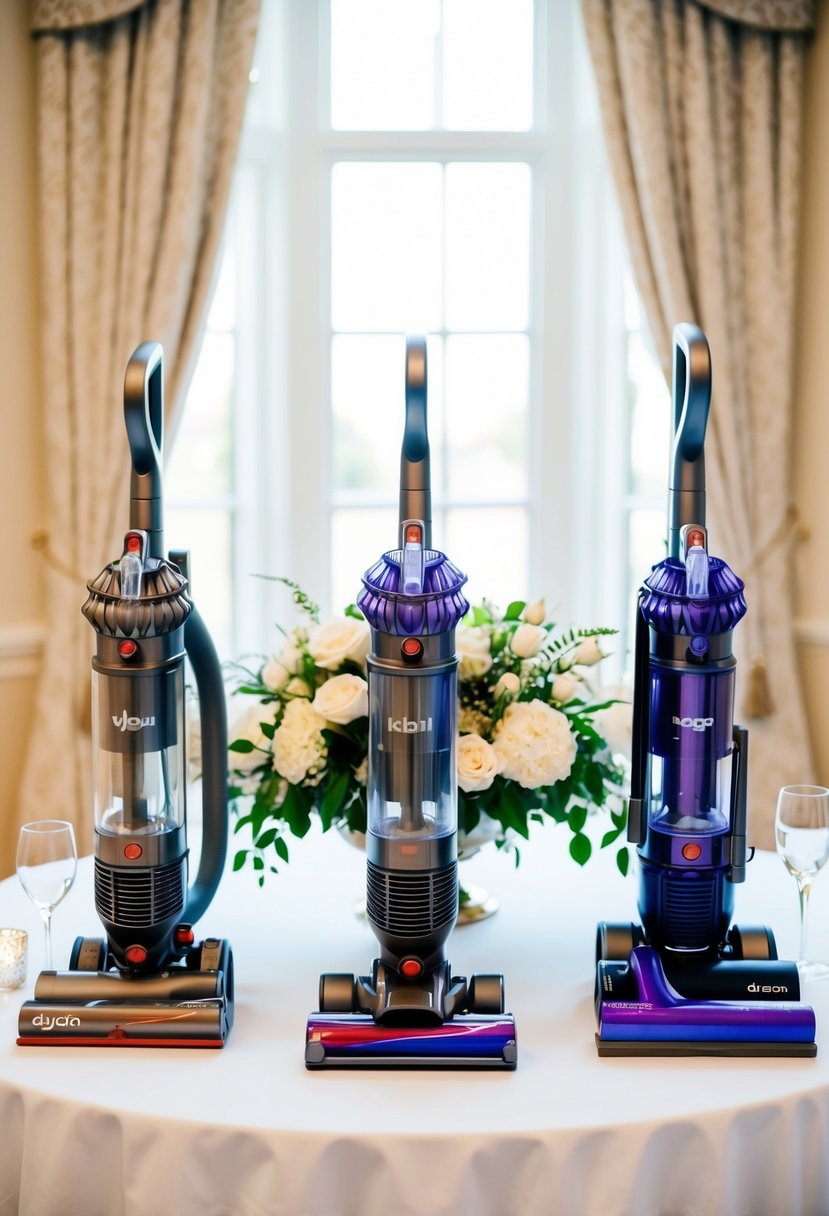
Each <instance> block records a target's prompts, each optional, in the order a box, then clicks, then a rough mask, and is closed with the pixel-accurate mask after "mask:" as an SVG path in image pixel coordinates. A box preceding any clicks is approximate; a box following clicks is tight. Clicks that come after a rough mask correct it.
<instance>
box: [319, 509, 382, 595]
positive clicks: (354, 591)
mask: <svg viewBox="0 0 829 1216" xmlns="http://www.w3.org/2000/svg"><path fill="white" fill-rule="evenodd" d="M397 544H398V537H397V503H396V502H395V504H394V506H393V507H385V508H380V507H366V508H364V509H362V510H360V509H359V508H353V509H352V508H343V509H337V510H335V511H332V513H331V604H332V611H333V612H334V613H341V612H342V610H343V609H344V608H345V606H346V605H347V604H351V603H353V602H354V601H355V600H356V599H357V596H358V595H359V593H360V591H361V589H362V586H363V584H362V577H363V575H364V574H365V572H366V570H368V569H369V568H370V567H371V566H373V565H374V563H375V562H376V561H377V560H378V558H380V557H382V555H383V554H384V553H386V552H388V550H389V549H395V548H397Z"/></svg>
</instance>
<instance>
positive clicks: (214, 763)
mask: <svg viewBox="0 0 829 1216" xmlns="http://www.w3.org/2000/svg"><path fill="white" fill-rule="evenodd" d="M184 630H185V632H184V640H185V648H186V650H187V657H188V658H189V660H190V664H191V666H192V668H193V674H194V675H195V677H196V687H197V688H198V692H199V716H200V719H201V751H202V807H203V819H204V826H203V835H202V846H201V857H200V858H199V869H198V873H197V874H196V877H195V879H194V881H193V883H192V884H191V886H190V890H189V892H188V895H187V906H186V908H185V912H184V918H183V919H184V920H185V921H186V922H187V923H188V924H191V925H193V924H195V923H196V921H197V920H199V918H200V917H201V916H202V915H203V914H204V912H206V911H207V908H208V906H209V905H210V902H211V901H212V899H213V896H214V895H215V894H216V890H217V888H218V886H219V883H220V881H221V878H222V873H223V872H224V866H225V858H226V857H227V838H228V810H227V708H226V705H225V691H224V684H223V682H222V669H221V665H220V663H219V657H218V655H217V654H216V648H215V646H214V645H213V641H212V639H211V637H210V634H209V633H208V632H207V628H206V626H205V624H204V621H203V620H202V618H201V616H200V615H199V612H198V609H196V608H195V607H194V608H193V611H192V612H191V613H190V615H189V617H188V618H187V623H186V625H185V627H184Z"/></svg>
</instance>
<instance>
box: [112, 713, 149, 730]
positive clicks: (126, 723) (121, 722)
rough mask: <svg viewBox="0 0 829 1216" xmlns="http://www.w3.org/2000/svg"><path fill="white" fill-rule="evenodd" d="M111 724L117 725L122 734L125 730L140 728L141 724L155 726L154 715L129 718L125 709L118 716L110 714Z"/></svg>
mask: <svg viewBox="0 0 829 1216" xmlns="http://www.w3.org/2000/svg"><path fill="white" fill-rule="evenodd" d="M112 725H113V726H117V727H119V728H120V730H121V734H123V733H124V731H125V730H141V728H142V726H155V717H150V718H129V717H127V711H126V710H124V711H123V712H122V714H121V716H120V717H118V716H117V715H116V714H113V715H112Z"/></svg>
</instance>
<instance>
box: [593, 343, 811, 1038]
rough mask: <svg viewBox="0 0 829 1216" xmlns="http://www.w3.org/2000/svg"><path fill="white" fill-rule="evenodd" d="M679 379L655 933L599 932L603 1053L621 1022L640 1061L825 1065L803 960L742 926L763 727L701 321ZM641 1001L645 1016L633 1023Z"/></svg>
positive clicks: (652, 866) (640, 748)
mask: <svg viewBox="0 0 829 1216" xmlns="http://www.w3.org/2000/svg"><path fill="white" fill-rule="evenodd" d="M673 371H674V374H673V411H674V447H673V453H672V459H671V468H670V480H669V491H668V556H667V558H665V560H664V561H661V562H659V563H658V564H657V565H655V566H654V567H653V569H652V570H651V573H650V574H649V576H648V577H647V579H646V580H645V582H644V585H643V587H642V588H641V590H640V592H639V602H638V610H637V614H636V641H635V660H634V664H635V669H634V692H633V743H632V756H633V764H632V772H631V796H630V810H629V815H628V839H629V840H631V841H632V842H633V843H635V844H636V846H637V853H638V856H639V866H640V886H639V915H640V917H641V925H635V924H631V923H627V924H607V923H602V924H600V925H599V926H598V932H597V947H596V955H597V963H598V965H599V971H598V977H597V988H596V1000H597V1011H598V1016H599V1034H598V1035H597V1043H598V1046H599V1052H600V1054H610V1052H611V1050H613V1049H612V1048H611V1047H610V1046H609V1044H610V1043H611V1042H614V1043H615V1042H617V1041H618V1039H619V1038H620V1035H619V1032H618V1028H619V1025H620V1024H625V1025H628V1024H630V1025H634V1024H635V1028H636V1034H635V1035H634V1036H633V1037H632V1038H629V1039H628V1040H627V1041H626V1047H625V1052H626V1054H642V1055H648V1054H659V1055H664V1054H687V1053H688V1051H689V1050H693V1052H694V1053H695V1054H699V1053H700V1052H701V1051H702V1045H704V1054H729V1055H744V1054H751V1055H759V1054H764V1055H814V1054H815V1053H816V1050H817V1049H816V1047H815V1044H814V1041H813V1040H814V1015H813V1014H812V1012H811V1010H805V1009H804V1007H802V1006H798V1005H796V1004H793V1002H797V1001H798V1000H799V998H800V981H799V977H798V972H797V967H796V965H795V964H794V963H792V962H784V961H781V960H779V959H778V958H777V950H776V946H775V942H774V935H773V933H772V931H771V930H770V929H768V928H766V927H765V926H757V925H752V926H745V925H744V926H738V925H734V926H732V927H731V928H729V926H730V925H731V918H732V915H733V911H734V888H735V885H736V884H737V883H740V882H744V881H745V872H746V861H747V851H746V791H747V778H748V770H747V765H748V732H747V731H746V730H745V729H744V728H742V727H740V726H734V725H733V713H734V682H735V673H736V660H735V658H734V654H733V650H732V634H733V630H734V628H735V627H736V625H737V624H738V623H739V622H740V620H741V619H742V617H743V616H744V615H745V612H746V603H745V599H744V597H743V583H742V581H741V579H739V578H738V577H737V576H736V574H734V572H733V571H732V570H730V569H729V567H728V566H727V565H726V564H725V562H724V561H722V560H720V559H719V558H716V557H712V556H710V554H709V550H708V532H707V529H706V526H705V454H704V441H705V431H706V427H707V423H708V413H709V408H710V404H711V356H710V352H709V349H708V343H707V341H706V338H705V335H704V334H703V332H702V330H700V329H698V328H697V327H696V326H695V325H689V324H683V325H678V326H677V327H676V328H675V329H674V369H673ZM643 946H647V947H648V949H646V950H644V952H642V953H640V952H639V948H640V947H643ZM660 976H661V979H660V981H659V982H660V984H661V985H662V987H658V985H657V978H658V977H660ZM655 985H657V987H654V986H655ZM657 989H658V991H657ZM648 992H649V993H651V996H652V995H653V993H654V992H657V996H656V997H654V999H653V1004H654V1010H656V1009H657V1008H659V1009H660V1010H662V1009H668V1008H670V1010H671V1012H670V1014H666V1013H664V1012H661V1013H659V1015H658V1016H657V1014H656V1012H654V1013H653V1016H646V1011H644V1010H643V1009H641V1008H640V1007H641V1006H642V1005H643V1004H647V1003H648V1001H649V999H650V998H649V996H648V995H647V993H648ZM669 998H670V999H669ZM746 1001H752V1002H757V1001H759V1002H767V1003H768V1004H769V1006H770V1008H769V1011H768V1015H767V1017H766V1018H765V1019H763V1018H760V1017H759V1016H757V1017H755V1016H754V1015H753V1014H752V1015H751V1016H749V1015H748V1014H744V1013H743V1012H742V1011H743V1010H744V1009H748V1005H747V1004H746ZM626 1002H629V1003H630V1004H631V1009H633V1008H634V1007H635V1008H636V1010H637V1012H636V1013H635V1014H634V1013H633V1012H630V1016H629V1018H628V1021H625V1018H624V1017H623V1013H624V1010H623V1008H622V1007H623V1006H624V1004H625V1003H626ZM677 1002H679V1004H678V1003H677ZM682 1002H690V1003H689V1004H687V1006H683V1004H682ZM722 1002H729V1004H728V1006H724V1005H723V1004H722ZM771 1006H774V1008H771ZM706 1009H707V1010H708V1011H709V1012H708V1020H707V1021H706V1017H705V1014H704V1012H701V1011H704V1010H706ZM723 1010H725V1012H723ZM685 1015H687V1016H685ZM729 1019H730V1020H729ZM667 1025H670V1027H671V1031H672V1032H671V1033H669V1034H666V1032H665V1027H666V1026H667ZM804 1026H806V1027H808V1026H811V1027H812V1033H811V1035H810V1037H809V1040H808V1041H806V1040H805V1039H804V1037H803V1031H804ZM741 1027H743V1028H744V1031H745V1033H744V1034H742V1035H741V1033H740V1028H741ZM760 1031H763V1032H765V1039H764V1040H761V1038H758V1034H759V1033H760ZM720 1032H722V1033H720ZM634 1043H635V1051H634V1046H633V1044H634Z"/></svg>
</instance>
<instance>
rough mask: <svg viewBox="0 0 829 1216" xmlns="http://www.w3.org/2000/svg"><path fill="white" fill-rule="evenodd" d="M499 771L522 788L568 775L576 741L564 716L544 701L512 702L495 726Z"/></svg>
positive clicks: (529, 788) (553, 780)
mask: <svg viewBox="0 0 829 1216" xmlns="http://www.w3.org/2000/svg"><path fill="white" fill-rule="evenodd" d="M493 747H494V748H495V751H496V752H497V754H498V764H499V768H500V771H501V773H502V774H503V775H504V776H505V777H509V778H510V779H511V780H513V781H517V782H518V784H519V785H523V786H524V788H525V789H528V790H533V789H538V788H539V787H540V786H543V785H554V784H555V782H556V781H561V780H562V779H563V778H564V777H568V776H569V775H570V769H571V768H572V767H573V761H574V760H575V758H576V751H577V744H576V739H575V736H574V735H573V733H572V731H571V730H570V723H569V721H568V720H567V717H566V716H565V715H564V714H563V713H561V712H560V711H559V710H557V709H553V708H552V706H550V705H547V704H546V703H545V702H544V701H539V700H535V701H514V702H513V703H512V705H510V706H508V708H507V710H506V712H505V714H504V716H503V718H502V719H501V721H500V722H499V723H498V724H497V725H496V727H495V740H494V743H493Z"/></svg>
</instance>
